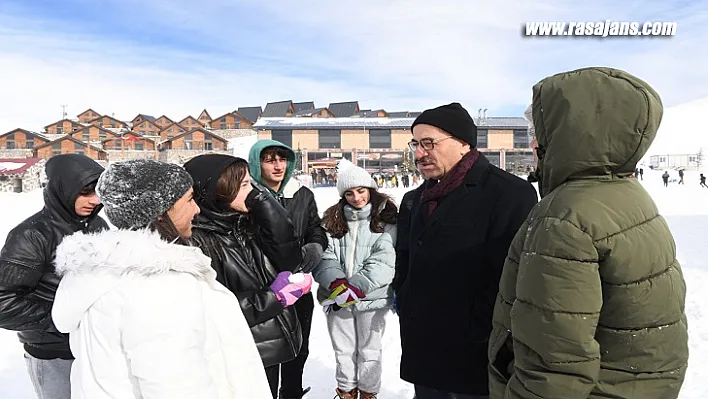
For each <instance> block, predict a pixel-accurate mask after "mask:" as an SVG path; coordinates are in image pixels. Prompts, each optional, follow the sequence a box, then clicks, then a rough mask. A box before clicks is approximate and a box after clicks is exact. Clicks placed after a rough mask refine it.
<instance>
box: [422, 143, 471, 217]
mask: <svg viewBox="0 0 708 399" xmlns="http://www.w3.org/2000/svg"><path fill="white" fill-rule="evenodd" d="M478 158H479V152H478V151H477V149H476V148H472V149H471V150H470V152H468V153H467V154H465V156H463V157H462V159H461V160H460V162H458V163H457V164H456V165H455V166H453V167H452V169H450V172H449V173H448V175H447V176H445V177H444V178H443V179H442V180H440V181H439V182H438V183H437V184H435V185H434V186H433V187H432V188H427V187H426V188H425V190H423V194H422V195H421V198H420V203H421V208H422V211H423V215H424V216H430V215H432V214H433V212H434V211H435V208H437V207H438V203H439V202H440V200H441V199H442V198H444V197H445V196H447V195H448V194H450V193H451V192H452V190H454V189H456V188H457V187H459V186H460V184H462V181H463V180H464V179H465V175H467V172H468V171H469V170H470V169H471V168H472V166H473V165H474V163H475V162H476V161H477V159H478Z"/></svg>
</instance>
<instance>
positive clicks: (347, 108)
mask: <svg viewBox="0 0 708 399" xmlns="http://www.w3.org/2000/svg"><path fill="white" fill-rule="evenodd" d="M327 108H328V109H329V112H331V113H332V114H334V116H336V117H337V118H344V117H348V116H352V115H354V114H356V113H357V111H358V110H359V102H358V101H347V102H343V103H330V104H329V107H327Z"/></svg>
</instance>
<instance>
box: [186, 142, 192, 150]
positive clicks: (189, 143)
mask: <svg viewBox="0 0 708 399" xmlns="http://www.w3.org/2000/svg"><path fill="white" fill-rule="evenodd" d="M184 149H185V150H191V149H192V142H191V141H185V142H184Z"/></svg>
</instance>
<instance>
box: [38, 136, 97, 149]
mask: <svg viewBox="0 0 708 399" xmlns="http://www.w3.org/2000/svg"><path fill="white" fill-rule="evenodd" d="M62 140H71V141H73V142H74V143H77V144H81V145H82V146H84V147H91V148H93V149H95V150H96V151H101V152H106V151H105V150H104V149H103V148H101V147H97V146H95V145H93V144H86V143H84V142H83V141H80V140H77V139H75V138H73V137H71V135H69V134H66V135H64V136H63V137H59V138H58V139H55V140H52V141H50V142H48V143H44V144H42V145H40V146H37V147H34V149H35V150H36V149H39V148H44V147H48V146H50V145H52V144H54V143H56V142H57V141H62Z"/></svg>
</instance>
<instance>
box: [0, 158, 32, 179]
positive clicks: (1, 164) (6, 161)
mask: <svg viewBox="0 0 708 399" xmlns="http://www.w3.org/2000/svg"><path fill="white" fill-rule="evenodd" d="M40 161H42V158H0V175H6V176H7V175H18V174H22V173H25V172H26V171H27V169H29V168H31V167H32V166H34V165H36V164H37V163H39V162H40Z"/></svg>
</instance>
